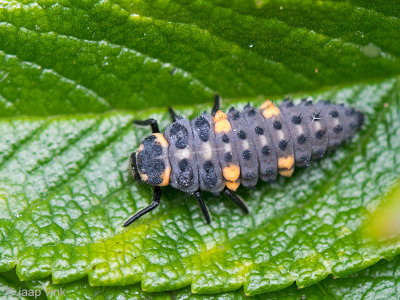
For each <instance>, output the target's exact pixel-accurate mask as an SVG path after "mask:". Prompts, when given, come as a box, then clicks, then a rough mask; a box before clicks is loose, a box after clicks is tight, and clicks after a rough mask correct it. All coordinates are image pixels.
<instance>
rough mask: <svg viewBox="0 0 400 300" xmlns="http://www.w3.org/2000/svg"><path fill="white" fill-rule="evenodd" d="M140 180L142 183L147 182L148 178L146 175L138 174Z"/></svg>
mask: <svg viewBox="0 0 400 300" xmlns="http://www.w3.org/2000/svg"><path fill="white" fill-rule="evenodd" d="M140 178H142V180H143V181H147V180H149V176H147V174H140Z"/></svg>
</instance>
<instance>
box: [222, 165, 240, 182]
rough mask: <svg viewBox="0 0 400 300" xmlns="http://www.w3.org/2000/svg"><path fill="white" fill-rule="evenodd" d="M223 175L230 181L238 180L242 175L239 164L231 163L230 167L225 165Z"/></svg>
mask: <svg viewBox="0 0 400 300" xmlns="http://www.w3.org/2000/svg"><path fill="white" fill-rule="evenodd" d="M222 175H223V176H224V178H225V179H226V180H228V181H236V180H237V179H238V178H239V175H240V168H239V166H237V165H231V166H229V167H225V168H224V169H223V170H222Z"/></svg>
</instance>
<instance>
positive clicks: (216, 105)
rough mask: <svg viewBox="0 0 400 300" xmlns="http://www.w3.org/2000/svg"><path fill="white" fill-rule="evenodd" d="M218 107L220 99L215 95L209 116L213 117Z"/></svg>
mask: <svg viewBox="0 0 400 300" xmlns="http://www.w3.org/2000/svg"><path fill="white" fill-rule="evenodd" d="M220 106H221V98H220V97H219V95H217V94H215V96H214V106H213V108H212V111H211V115H212V116H215V114H216V113H217V111H219V108H220Z"/></svg>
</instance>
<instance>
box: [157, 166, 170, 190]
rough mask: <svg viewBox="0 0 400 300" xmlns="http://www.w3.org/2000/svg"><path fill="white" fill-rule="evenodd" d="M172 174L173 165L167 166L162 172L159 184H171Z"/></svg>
mask: <svg viewBox="0 0 400 300" xmlns="http://www.w3.org/2000/svg"><path fill="white" fill-rule="evenodd" d="M170 175H171V167H167V168H165V170H164V172H163V173H162V174H161V178H162V180H163V181H162V182H161V183H160V184H159V185H158V186H166V185H168V184H169V176H170Z"/></svg>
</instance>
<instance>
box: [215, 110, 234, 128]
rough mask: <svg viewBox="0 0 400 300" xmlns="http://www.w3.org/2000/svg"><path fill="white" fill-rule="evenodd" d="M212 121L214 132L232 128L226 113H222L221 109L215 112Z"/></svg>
mask: <svg viewBox="0 0 400 300" xmlns="http://www.w3.org/2000/svg"><path fill="white" fill-rule="evenodd" d="M213 121H214V131H215V132H216V133H220V132H229V131H231V129H232V126H231V123H229V121H228V118H227V116H226V114H225V113H223V112H222V111H221V110H219V111H217V112H216V114H215V116H214V119H213Z"/></svg>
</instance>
